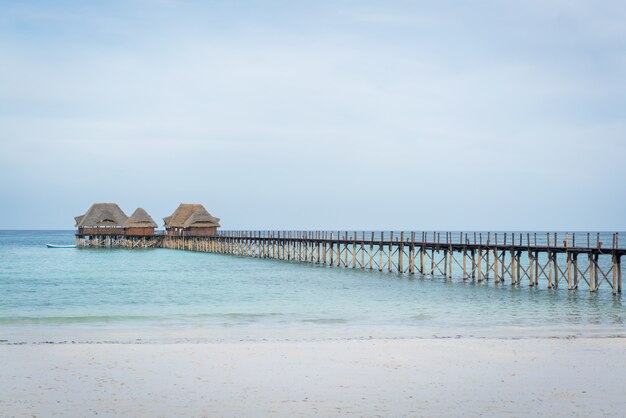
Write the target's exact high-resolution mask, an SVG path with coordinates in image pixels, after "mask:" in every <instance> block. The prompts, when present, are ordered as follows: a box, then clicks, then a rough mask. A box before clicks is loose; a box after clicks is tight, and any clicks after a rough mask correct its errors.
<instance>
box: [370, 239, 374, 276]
mask: <svg viewBox="0 0 626 418" xmlns="http://www.w3.org/2000/svg"><path fill="white" fill-rule="evenodd" d="M373 258H374V231H372V238H371V239H370V270H372V268H373V264H374V262H373V260H372V259H373Z"/></svg>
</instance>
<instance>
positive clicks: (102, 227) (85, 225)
mask: <svg viewBox="0 0 626 418" xmlns="http://www.w3.org/2000/svg"><path fill="white" fill-rule="evenodd" d="M74 219H75V220H76V225H75V226H76V227H77V228H78V231H77V233H78V235H124V224H125V223H126V221H127V220H128V216H126V214H125V213H124V212H123V211H122V209H120V207H119V206H118V205H117V204H116V203H94V204H93V205H91V207H90V208H89V210H88V211H87V212H85V214H84V215H80V216H76V217H75V218H74Z"/></svg>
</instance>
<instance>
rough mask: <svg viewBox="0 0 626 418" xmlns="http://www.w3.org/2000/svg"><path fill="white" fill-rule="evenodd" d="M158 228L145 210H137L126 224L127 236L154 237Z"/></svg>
mask: <svg viewBox="0 0 626 418" xmlns="http://www.w3.org/2000/svg"><path fill="white" fill-rule="evenodd" d="M156 227H157V224H156V222H154V219H152V217H151V216H150V215H148V212H146V211H145V210H144V209H143V208H137V209H136V210H135V212H133V214H132V215H131V216H130V218H128V220H127V221H126V222H125V223H124V230H125V235H127V236H144V237H145V236H152V235H154V230H155V228H156Z"/></svg>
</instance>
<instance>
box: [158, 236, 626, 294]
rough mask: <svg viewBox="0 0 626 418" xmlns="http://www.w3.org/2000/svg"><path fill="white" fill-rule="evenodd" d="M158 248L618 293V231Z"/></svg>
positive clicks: (275, 239)
mask: <svg viewBox="0 0 626 418" xmlns="http://www.w3.org/2000/svg"><path fill="white" fill-rule="evenodd" d="M162 247H164V248H176V249H183V250H191V251H204V252H213V253H221V254H232V255H239V256H249V257H257V258H269V259H276V260H285V261H292V262H301V263H312V264H319V265H323V266H332V267H344V268H353V269H368V270H379V271H388V272H396V273H401V274H408V275H414V274H421V275H432V276H441V277H446V278H450V279H455V278H456V279H460V280H476V281H479V282H481V281H487V280H493V282H494V283H510V284H511V285H522V284H524V283H527V284H528V285H529V286H530V287H536V286H539V285H540V284H541V285H544V286H546V287H548V288H550V289H557V288H559V287H561V286H560V285H561V283H565V284H566V285H567V289H569V290H575V289H578V288H579V287H581V286H583V285H585V284H586V286H587V287H588V289H589V291H590V292H595V291H597V290H598V289H599V288H600V286H601V285H603V284H605V283H606V286H605V287H610V288H611V290H612V291H613V294H617V293H620V292H621V288H622V265H621V258H622V255H624V254H625V253H626V248H620V243H619V234H618V233H586V232H585V233H569V232H546V233H535V232H532V233H531V232H524V233H520V232H512V233H509V232H470V233H466V232H396V231H390V232H372V231H368V232H366V231H361V232H349V231H343V232H342V231H338V232H334V231H333V232H331V231H220V232H218V234H217V235H215V236H212V237H164V239H163V242H162Z"/></svg>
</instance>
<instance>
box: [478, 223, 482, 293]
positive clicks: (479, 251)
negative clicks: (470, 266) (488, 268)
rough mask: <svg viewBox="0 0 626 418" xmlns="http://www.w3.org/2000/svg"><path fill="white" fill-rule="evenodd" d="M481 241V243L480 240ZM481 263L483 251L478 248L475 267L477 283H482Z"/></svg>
mask: <svg viewBox="0 0 626 418" xmlns="http://www.w3.org/2000/svg"><path fill="white" fill-rule="evenodd" d="M481 235H482V234H481ZM481 238H482V236H481ZM481 241H482V239H481ZM482 261H483V250H482V247H480V246H479V247H478V265H477V269H478V271H477V273H478V281H479V282H482V281H483V272H482V268H481V265H482Z"/></svg>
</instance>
